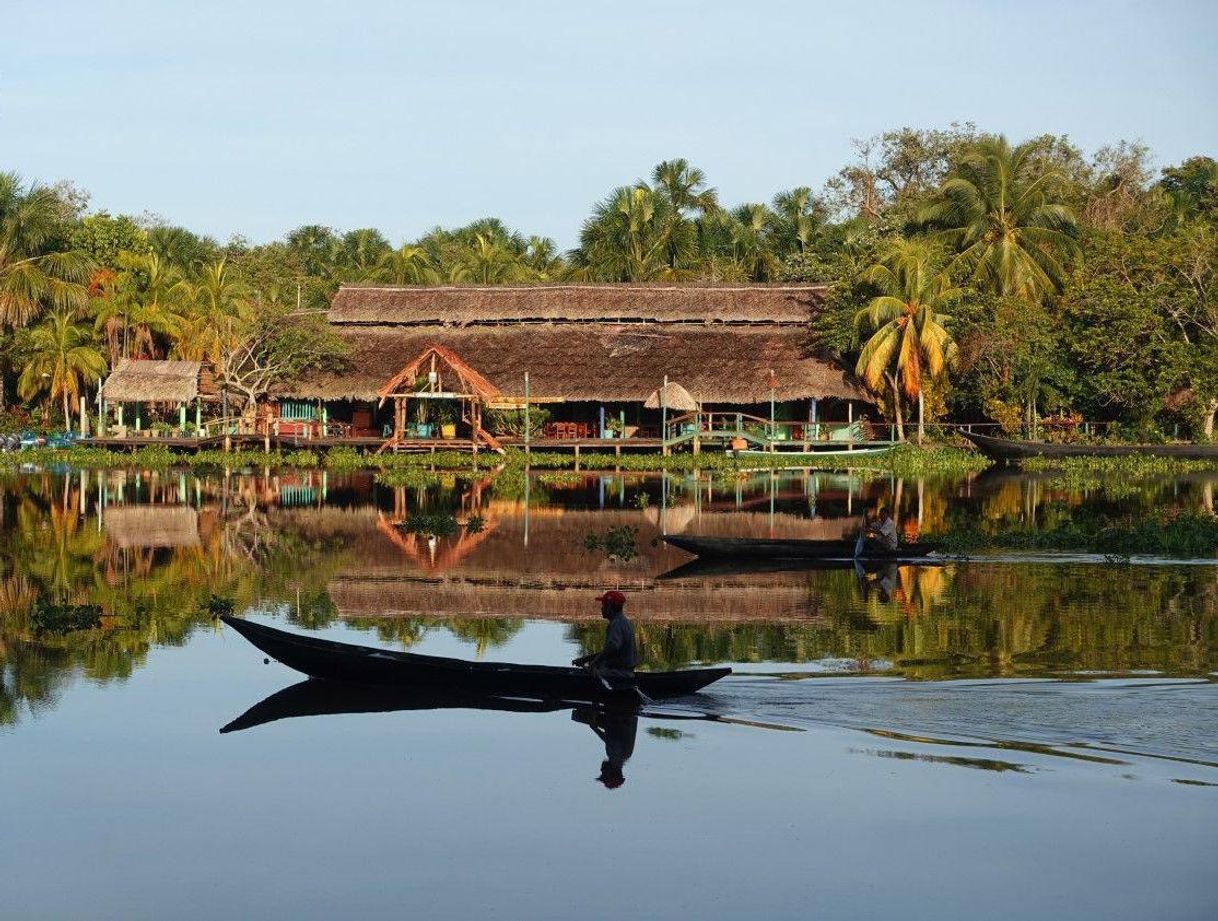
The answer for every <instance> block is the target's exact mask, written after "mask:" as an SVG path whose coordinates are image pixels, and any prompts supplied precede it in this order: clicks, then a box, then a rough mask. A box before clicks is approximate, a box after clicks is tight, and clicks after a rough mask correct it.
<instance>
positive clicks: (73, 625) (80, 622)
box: [30, 598, 102, 633]
mask: <svg viewBox="0 0 1218 921" xmlns="http://www.w3.org/2000/svg"><path fill="white" fill-rule="evenodd" d="M101 615H102V609H101V605H98V604H54V603H51V602H48V601H47V600H46V599H43V598H39V599H38V600H37V601H35V602H34V607H33V610H32V611H31V612H30V621H31V622H32V623H33V625H34V630H35V631H36V632H38V633H71V632H72V631H74V630H95V629H97V628H98V627H100V626H101Z"/></svg>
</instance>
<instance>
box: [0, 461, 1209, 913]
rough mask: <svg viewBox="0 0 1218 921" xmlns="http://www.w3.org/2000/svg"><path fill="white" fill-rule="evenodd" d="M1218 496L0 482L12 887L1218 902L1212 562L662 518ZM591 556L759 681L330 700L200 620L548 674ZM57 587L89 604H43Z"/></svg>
mask: <svg viewBox="0 0 1218 921" xmlns="http://www.w3.org/2000/svg"><path fill="white" fill-rule="evenodd" d="M1216 485H1218V477H1206V476H1192V477H1188V478H1182V479H1165V480H1161V481H1156V482H1154V483H1150V484H1139V485H1138V486H1136V487H1133V486H1131V485H1130V484H1079V483H1077V482H1075V483H1070V484H1066V483H1062V482H1058V481H1056V480H1054V479H1053V478H1052V477H1050V476H1039V477H1031V476H1019V475H1010V474H1002V475H994V474H989V475H982V476H980V477H971V478H967V479H949V480H938V481H924V482H918V481H908V480H906V481H898V480H893V479H891V478H888V477H886V476H878V475H874V474H867V473H866V472H861V473H859V474H857V475H852V476H845V475H840V474H832V475H830V474H806V473H795V472H784V473H781V474H776V475H770V474H759V475H757V476H754V477H743V478H731V479H716V478H707V477H705V476H703V477H701V478H693V477H669V478H667V479H660V478H656V477H641V476H630V475H627V476H614V475H604V476H600V475H587V474H584V475H573V474H565V473H564V474H543V475H535V476H533V477H530V478H528V479H525V478H522V477H519V476H516V477H509V476H506V475H504V476H499V477H494V476H492V475H488V476H486V477H465V476H462V477H456V476H453V475H451V474H440V475H437V476H434V477H433V476H412V477H411V478H410V480H409V482H407V483H405V484H404V485H396V486H394V485H390V484H383V483H378V482H376V481H375V480H374V479H373V478H372V477H371V476H370V475H367V474H361V475H356V476H336V475H326V474H322V473H313V474H293V475H283V476H278V477H276V476H273V475H264V474H262V473H260V472H245V473H241V472H233V473H232V474H231V475H229V476H222V475H219V474H217V475H214V476H204V477H200V478H196V477H195V476H193V475H191V474H189V473H182V474H178V473H170V474H164V473H161V474H149V473H146V472H143V473H137V472H135V471H125V472H120V471H112V472H108V473H96V472H83V473H82V472H67V473H65V472H54V471H31V472H28V473H22V474H19V475H13V476H10V477H8V478H7V479H0V618H2V620H0V676H2V678H3V690H2V692H0V751H3V760H2V761H0V765H3V766H2V767H0V776H3V777H4V779H5V780H6V783H5V784H4V785H3V790H4V792H3V793H0V808H2V809H3V814H4V816H5V817H6V820H7V821H6V827H7V829H8V834H6V835H4V836H3V838H2V839H0V866H3V867H4V868H5V878H6V883H5V886H4V889H3V892H4V894H3V896H0V917H4V918H8V917H12V918H23V919H24V918H164V917H175V918H176V917H180V918H212V917H217V916H228V917H284V918H330V917H334V916H336V915H339V914H344V915H346V916H349V917H369V918H375V917H402V916H414V917H443V918H468V917H470V916H472V915H474V914H475V913H489V914H491V915H493V916H498V917H505V918H515V917H530V918H533V917H541V918H569V917H587V918H601V917H611V916H612V917H618V916H621V915H622V914H623V913H630V914H634V915H639V914H642V915H644V916H646V917H674V918H675V917H690V916H702V917H728V916H755V917H780V918H781V917H792V918H794V917H800V918H804V917H808V916H811V915H821V916H824V917H877V916H880V915H891V914H895V913H900V914H901V915H903V916H907V917H916V918H920V917H936V918H943V917H977V916H984V917H1011V918H1015V917H1018V918H1029V917H1063V916H1069V917H1097V918H1099V917H1103V918H1125V917H1130V918H1132V917H1155V918H1210V917H1213V916H1214V914H1215V911H1216V910H1218V881H1215V880H1214V878H1213V874H1212V871H1211V867H1212V865H1213V862H1214V859H1215V856H1216V855H1218V680H1216V679H1218V565H1214V563H1215V561H1214V560H1212V559H1211V560H1192V561H1183V562H1182V561H1175V562H1170V563H1167V562H1164V561H1151V560H1133V561H1130V562H1129V563H1124V562H1122V563H1120V564H1114V563H1113V562H1112V561H1105V560H1103V559H1102V558H1088V557H1086V556H1076V557H1072V558H1065V557H1052V556H1040V557H1037V556H1027V555H1025V556H1010V555H1007V556H1001V557H991V558H979V559H974V560H970V561H966V562H948V563H946V564H945V565H940V566H927V567H900V568H896V569H893V570H881V571H878V572H864V573H856V572H854V571H853V570H851V569H845V570H829V571H812V572H808V571H803V572H800V571H787V572H739V571H736V572H731V571H724V570H722V569H719V570H716V569H708V568H705V567H702V568H699V567H697V566H690V565H688V563H689V559H688V557H686V556H685V555H684V554H682V553H681V552H680V551H677V550H674V549H672V548H669V547H667V546H666V545H664V544H662V543H660V542H658V541H657V540H656V539H657V538H658V536H659V535H660V534H662V533H665V532H668V533H689V534H722V535H729V534H730V535H753V536H805V537H840V536H847V535H849V534H851V533H852V532H853V530H855V529H856V528H857V527H858V524H859V521H860V520H861V519H860V517H859V516H860V515H861V514H862V512H863V510H864V509H867V508H874V507H875V506H876V505H877V504H879V503H888V504H892V505H895V506H896V507H897V509H898V510H899V513H900V514H899V520H900V523H901V526H902V528H903V529H905V530H906V531H907V532H908V533H910V534H913V533H915V532H920V533H924V534H928V535H933V534H935V533H942V532H944V531H946V530H948V529H950V528H952V527H953V526H959V525H964V524H967V525H970V526H977V525H981V526H985V527H992V528H995V529H1001V528H1002V527H1005V526H1011V525H1013V524H1019V525H1021V526H1026V525H1027V524H1029V523H1034V522H1035V523H1044V524H1052V523H1055V522H1060V521H1062V520H1066V519H1070V518H1072V517H1079V516H1086V515H1092V514H1097V513H1100V512H1104V513H1112V512H1115V511H1121V512H1127V513H1129V514H1133V515H1136V514H1139V513H1141V512H1145V511H1147V510H1150V509H1153V508H1158V507H1162V506H1165V505H1167V506H1177V507H1180V508H1189V509H1196V508H1200V507H1211V508H1212V506H1213V501H1214V498H1213V497H1214V492H1215V487H1216ZM589 535H592V536H594V537H599V538H601V539H602V543H604V542H605V539H606V538H607V542H608V544H609V545H610V546H611V549H612V550H614V551H616V552H615V553H610V552H607V551H606V550H605V549H588V547H587V546H586V541H587V538H588V536H589ZM605 586H618V587H621V588H623V589H624V590H626V591H627V592H628V595H629V597H630V599H631V606H630V610H631V613H632V614H633V615H634V616H635V618H636V620H637V622H638V626H639V632H640V637H641V640H642V653H643V656H644V658H645V660H646V662H647V664H648V665H650V666H653V667H678V666H684V665H689V664H692V663H703V662H707V663H708V662H726V663H730V664H732V665H733V666H734V667H735V668H736V671H737V674H736V675H733V676H732V677H731V678H730V679H727V680H725V681H723V682H720V683H719V684H717V685H715V686H713V687H712V688H711V689H709V691H708V692H706V693H703V694H701V695H697V696H694V697H691V698H686V699H683V700H679V701H673V702H667V703H665V704H663V705H657V706H655V707H651V708H648V709H646V710H645V711H644V712H643V713H642V714H641V715H640V716H639V718H638V719H637V721H636V720H631V719H622V718H616V719H608V720H607V719H606V718H605V716H604V715H603V714H596V713H590V712H587V711H584V710H582V709H578V708H577V709H572V708H570V707H568V708H565V709H564V708H554V707H550V706H541V705H534V706H527V705H519V704H518V705H515V706H514V708H506V707H497V708H495V709H475V708H470V707H469V706H468V705H467V703H468V702H465V701H460V700H454V699H451V698H447V699H446V698H444V697H437V696H430V697H427V698H419V697H416V698H411V699H408V700H404V699H386V698H384V697H379V698H375V699H369V697H368V696H367V695H360V694H354V693H353V694H351V695H346V696H342V697H336V696H334V695H325V696H319V695H318V694H317V693H316V689H315V688H312V687H311V686H309V685H303V686H301V685H298V683H297V678H298V677H299V676H297V675H295V674H294V673H292V672H290V671H288V670H287V669H285V668H283V667H282V666H280V665H278V664H277V663H272V664H269V665H268V664H263V659H262V656H261V654H259V653H258V652H257V651H256V650H254V649H253V648H252V647H250V646H249V645H248V644H246V643H245V642H244V641H243V640H242V639H240V638H239V637H237V636H235V635H234V634H232V632H231V631H228V630H225V629H223V628H219V627H217V626H215V623H214V622H213V621H212V620H211V619H210V616H209V615H208V614H207V613H206V612H205V610H204V608H205V604H206V602H207V599H208V598H209V597H210V596H212V595H216V596H223V597H225V598H229V599H232V600H233V602H234V604H235V605H236V608H237V610H238V611H239V612H240V613H244V614H247V615H248V616H250V617H253V618H256V619H259V620H263V621H264V622H267V623H273V624H276V625H279V626H288V627H289V628H291V629H297V630H302V631H304V630H307V631H311V632H316V633H319V634H322V635H327V636H332V637H338V638H343V639H347V640H352V641H356V642H364V643H372V644H384V645H387V646H391V647H393V648H410V649H413V650H417V651H425V652H431V653H437V654H450V655H459V656H463V657H470V658H475V657H478V658H484V659H502V660H515V661H530V662H546V663H561V664H565V663H566V662H567V661H569V660H570V659H571V658H572V657H573V656H574V655H577V654H579V653H580V652H583V651H587V650H589V649H592V648H595V646H596V644H597V643H598V641H599V638H600V635H601V631H602V628H601V626H600V621H599V619H598V618H597V616H596V611H595V605H594V604H593V603H592V602H591V598H592V596H593V595H594V593H595V590H597V589H600V588H602V587H605ZM44 602H68V603H73V604H83V603H96V604H99V605H101V608H102V614H103V616H102V619H101V622H100V625H99V626H98V627H96V628H93V629H85V630H75V631H66V632H63V631H58V630H53V629H51V627H53V626H54V625H53V624H51V623H50V622H49V621H48V620H47V619H46V613H45V611H46V609H45V606H44ZM369 710H380V711H384V712H366V711H369ZM221 729H225V730H227V731H225V732H223V733H222V732H221V731H220V730H221ZM626 756H628V760H626V761H625V763H624V766H623V767H622V772H621V773H622V776H623V777H624V783H621V785H620V786H614V785H613V784H614V783H616V781H615V779H614V772H613V770H612V769H610V770H608V771H606V769H605V765H604V762H605V761H606V759H616V761H621V760H622V758H623V757H626ZM598 778H608V779H610V786H606V785H605V784H604V783H602V782H600V781H599V780H598Z"/></svg>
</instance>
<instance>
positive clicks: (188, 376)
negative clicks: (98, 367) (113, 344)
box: [102, 358, 203, 403]
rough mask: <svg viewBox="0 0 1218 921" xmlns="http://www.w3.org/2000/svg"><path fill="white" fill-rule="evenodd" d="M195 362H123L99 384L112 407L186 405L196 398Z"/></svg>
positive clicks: (198, 368)
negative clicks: (121, 405)
mask: <svg viewBox="0 0 1218 921" xmlns="http://www.w3.org/2000/svg"><path fill="white" fill-rule="evenodd" d="M202 370H203V365H202V363H201V362H198V361H152V360H145V361H136V360H134V359H130V358H124V359H122V360H121V361H119V363H118V364H117V365H116V366H115V368H114V370H113V371H111V372H110V376H109V377H107V378H106V381H105V383H104V384H102V396H103V397H104V398H105V399H106V400H109V401H110V402H111V403H189V402H190V401H191V400H193V399H195V398H196V397H197V396H199V377H200V374H201V373H202Z"/></svg>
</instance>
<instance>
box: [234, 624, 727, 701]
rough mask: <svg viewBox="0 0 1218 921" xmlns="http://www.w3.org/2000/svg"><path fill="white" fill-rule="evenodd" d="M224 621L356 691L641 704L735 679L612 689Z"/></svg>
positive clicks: (521, 668) (702, 676) (523, 669)
mask: <svg viewBox="0 0 1218 921" xmlns="http://www.w3.org/2000/svg"><path fill="white" fill-rule="evenodd" d="M221 620H223V621H224V623H226V624H228V625H229V626H230V627H232V628H233V629H234V630H236V631H237V632H238V633H240V634H241V635H242V636H243V637H245V638H246V639H247V640H249V641H250V642H251V643H252V644H253V645H254V646H256V647H258V648H259V649H261V650H262V651H263V652H264V653H266V654H267V655H268V656H270V657H271V658H273V659H276V660H277V661H279V662H282V663H283V664H284V665H286V666H288V668H292V669H295V670H296V671H298V672H302V673H303V674H305V675H308V676H309V677H310V678H322V679H326V680H330V681H347V682H355V683H358V684H374V685H385V686H390V687H398V688H448V689H457V690H466V691H470V692H474V693H479V694H502V695H506V696H518V697H529V698H535V699H543V700H551V699H554V700H572V701H590V700H605V699H613V698H615V697H618V696H623V695H625V696H631V695H634V696H636V697H637V695H635V691H634V688H635V687H637V688H638V689H639V690H640V691H642V692H643V693H644V694H645V695H647V696H648V697H652V698H664V697H682V696H684V695H686V694H693V693H694V692H695V691H699V690H701V689H702V688H704V687H706V686H707V685H708V684H711V683H713V682H715V681H718V680H719V679H720V678H723V677H725V676H727V675H730V674H731V672H732V670H731V669H730V668H696V669H687V670H684V671H677V672H645V671H640V672H637V673H636V675H635V681H634V682H633V683H629V684H627V683H624V682H618V683H615V684H614V685H613V686H610V685H608V684H606V683H605V682H603V681H601V680H600V679H599V678H597V676H595V675H594V674H593V673H592V672H590V671H588V670H587V669H584V668H574V667H572V668H567V667H562V666H554V665H515V664H511V663H507V662H468V661H466V660H464V659H449V658H445V657H442V656H425V655H419V654H417V653H412V652H396V651H394V650H390V649H377V648H375V647H372V646H357V645H354V644H352V643H340V642H337V641H335V640H325V639H320V638H318V637H312V636H305V635H303V634H299V633H289V632H287V631H286V630H277V629H275V628H274V627H267V626H264V625H263V624H257V623H254V622H253V621H249V620H245V619H243V618H240V617H228V616H225V617H222V618H221Z"/></svg>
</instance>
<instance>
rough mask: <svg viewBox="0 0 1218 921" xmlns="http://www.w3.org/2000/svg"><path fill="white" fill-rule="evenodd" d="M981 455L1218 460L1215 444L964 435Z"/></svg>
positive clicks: (971, 433)
mask: <svg viewBox="0 0 1218 921" xmlns="http://www.w3.org/2000/svg"><path fill="white" fill-rule="evenodd" d="M961 434H962V435H964V437H965V438H967V439H968V440H969V441H971V442H972V443H973V444H975V445H976V446H977V448H978V450H980V451H981V453H983V454H985V455H986V456H987V457H992V458H994V459H995V460H1008V461H1016V460H1022V459H1024V458H1029V457H1172V458H1176V459H1178V460H1218V443H1215V444H1163V445H1145V444H1143V445H1087V444H1054V443H1051V442H1047V441H1017V440H1014V439H1010V438H995V437H994V436H993V435H979V434H977V433H975V432H961Z"/></svg>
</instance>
